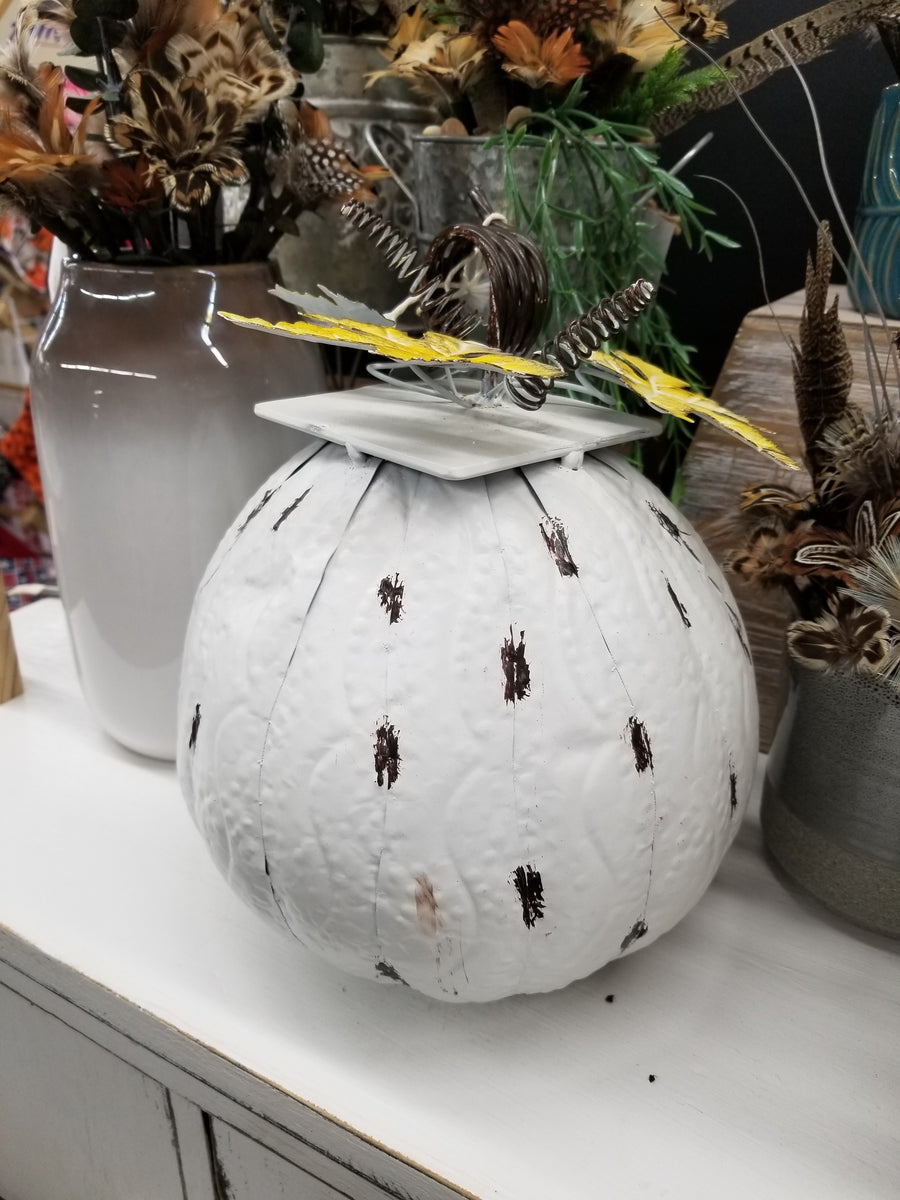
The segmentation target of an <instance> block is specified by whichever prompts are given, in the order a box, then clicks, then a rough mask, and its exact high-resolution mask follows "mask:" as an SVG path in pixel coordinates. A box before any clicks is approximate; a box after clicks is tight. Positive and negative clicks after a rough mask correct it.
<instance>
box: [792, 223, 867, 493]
mask: <svg viewBox="0 0 900 1200" xmlns="http://www.w3.org/2000/svg"><path fill="white" fill-rule="evenodd" d="M832 259H833V255H832V250H831V238H830V232H829V228H828V224H827V222H823V223H822V224H821V225H820V226H819V230H818V234H817V237H816V255H815V259H813V258H812V256H808V257H807V263H806V303H805V305H804V309H803V316H802V318H801V320H800V328H799V338H800V344H799V346H798V345H797V344H796V343H793V342H792V344H791V351H792V354H793V359H794V394H795V397H796V400H797V416H798V419H799V422H800V432H801V433H802V434H803V442H804V445H805V447H806V462H807V465H808V467H809V470H810V474H811V475H812V477H813V483H814V484H816V485H817V484H818V482H819V475H820V473H821V470H822V467H823V465H824V463H825V461H826V455H825V454H824V453H823V450H822V447H821V446H820V444H819V443H820V439H821V437H822V433H823V431H824V430H825V428H826V427H827V426H828V425H831V424H833V422H835V421H837V420H838V419H839V418H840V417H842V416H843V415H844V413H845V412H846V409H847V402H848V399H849V396H850V385H851V383H852V381H853V360H852V359H851V357H850V351H849V349H848V348H847V339H846V338H845V336H844V330H843V326H842V325H841V322H840V318H839V317H838V301H837V297H835V299H834V302H833V303H832V304H831V305H829V304H828V285H829V283H830V281H831V266H832Z"/></svg>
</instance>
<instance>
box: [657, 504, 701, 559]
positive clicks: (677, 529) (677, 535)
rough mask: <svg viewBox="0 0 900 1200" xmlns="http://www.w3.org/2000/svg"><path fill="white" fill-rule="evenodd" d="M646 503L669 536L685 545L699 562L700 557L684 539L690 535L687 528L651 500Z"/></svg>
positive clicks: (680, 544) (679, 543)
mask: <svg viewBox="0 0 900 1200" xmlns="http://www.w3.org/2000/svg"><path fill="white" fill-rule="evenodd" d="M645 503H646V505H647V507H648V508H649V509H650V511H651V512H652V513H653V515H654V517H656V519H657V521H659V523H660V525H661V526H662V527H663V529H664V530H665V531H666V533H667V534H668V535H669V537H670V538H672V540H673V541H676V542H677V543H678V545H679V546H683V547H684V549H685V550H687V552H688V554H690V555H692V556H693V557H694V558H696V559H697V562H699V561H700V559H699V558H698V557H697V555H696V553H695V552H694V549H693V547H692V546H689V545H688V544H687V542H686V541H685V540H684V539H685V538H686V537H687V536H688V533H687V530H685V529H682V528H681V526H680V525H676V523H675V522H674V521H673V520H672V518H671V517H670V516H668V514H666V513H664V512H663V510H662V509H661V508H657V507H656V505H655V504H653V503H651V501H649V500H647V501H645Z"/></svg>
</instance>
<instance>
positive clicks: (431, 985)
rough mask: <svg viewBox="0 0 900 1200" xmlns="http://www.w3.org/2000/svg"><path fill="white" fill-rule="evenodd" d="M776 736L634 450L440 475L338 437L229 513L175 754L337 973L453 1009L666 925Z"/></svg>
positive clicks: (200, 816)
mask: <svg viewBox="0 0 900 1200" xmlns="http://www.w3.org/2000/svg"><path fill="white" fill-rule="evenodd" d="M552 522H556V523H557V524H556V525H554V524H553V523H552ZM555 530H564V531H565V534H566V537H567V544H568V550H569V552H570V555H571V559H572V560H573V561H574V564H575V565H574V566H573V565H572V563H571V562H569V561H568V560H564V561H563V562H562V565H561V563H560V562H558V561H557V558H556V557H555V556H554V554H553V553H551V550H550V548H549V547H548V544H547V535H548V534H552V533H553V532H554V531H555ZM395 580H396V581H399V582H400V583H402V585H403V599H402V611H401V613H400V617H399V619H397V620H392V619H391V615H390V612H389V608H388V606H386V605H385V604H383V603H382V602H381V600H380V596H379V590H380V588H383V587H384V586H386V585H390V584H391V583H392V582H393V581H395ZM395 615H396V614H395ZM504 647H505V651H506V653H508V654H510V655H511V654H512V653H513V652H514V651H516V650H517V649H519V648H521V650H522V652H523V653H524V656H525V658H526V660H527V663H528V668H529V672H530V684H529V687H528V689H527V690H526V689H522V692H523V694H521V695H519V696H518V697H516V695H515V694H510V693H509V691H508V689H507V686H506V685H507V682H508V681H507V678H506V675H505V673H504V664H503V660H502V656H501V651H503V650H504ZM514 691H515V689H513V693H514ZM394 737H396V739H397V741H398V745H399V766H398V774H397V777H396V778H395V779H394V778H392V776H391V774H390V769H389V768H387V769H382V768H381V767H379V764H378V755H379V750H378V744H379V743H382V742H383V743H385V744H388V745H389V744H390V742H391V739H392V738H394ZM639 738H640V739H645V740H646V743H647V747H648V750H649V753H647V754H644V756H643V758H642V754H641V750H640V748H638V750H636V748H635V744H634V743H635V742H636V740H637V739H639ZM756 747H757V710H756V695H755V689H754V683H753V675H752V671H751V667H750V661H749V655H748V654H747V652H746V649H745V646H744V642H743V638H742V632H741V629H740V621H739V618H738V617H737V613H736V609H735V607H734V605H733V602H732V600H731V597H730V594H729V592H728V588H727V585H726V584H725V582H724V580H723V578H722V576H721V573H720V571H719V570H718V568H717V567H716V565H715V564H714V562H713V560H712V558H711V556H710V555H709V554H708V553H707V551H706V549H705V547H704V546H703V544H702V542H701V541H700V539H699V538H698V537H697V535H696V534H695V533H694V531H693V530H691V529H690V527H689V526H688V525H687V524H686V522H685V521H684V520H683V518H681V517H680V516H679V514H678V513H677V511H676V510H675V509H674V508H672V507H671V506H670V505H668V503H667V501H666V500H665V499H664V497H663V496H662V495H661V494H660V493H659V491H658V490H657V489H655V488H654V487H652V485H650V484H649V483H648V482H647V481H646V479H644V478H643V476H641V475H639V474H638V473H637V472H636V471H634V470H632V469H631V468H630V467H628V465H627V464H626V463H625V462H624V461H623V460H622V459H621V458H620V457H619V456H610V457H609V458H604V459H599V460H597V459H593V458H589V459H587V460H586V461H585V462H584V465H583V466H582V467H581V469H579V470H577V471H572V470H567V469H565V468H564V467H561V466H560V465H559V464H558V463H539V464H536V465H533V466H529V467H526V468H523V469H522V470H521V471H506V472H503V473H501V474H494V475H489V476H486V477H484V478H481V479H471V480H466V481H463V482H445V481H443V480H439V479H435V478H433V477H431V476H429V475H425V474H422V473H418V472H415V471H412V470H409V469H406V468H404V467H400V466H396V465H394V464H392V463H384V462H380V461H379V460H377V459H374V458H371V459H368V460H367V461H366V462H365V465H359V464H354V463H353V462H352V461H351V460H350V459H349V458H348V457H347V455H346V454H345V453H344V451H343V449H341V448H339V447H336V446H332V445H327V446H324V447H323V448H322V449H321V450H320V451H319V452H318V453H317V454H315V455H314V456H313V457H312V458H310V459H308V461H302V462H301V460H299V459H298V460H294V461H292V462H291V463H289V464H287V465H286V466H285V467H284V468H283V469H282V470H281V471H280V472H279V473H278V474H277V475H276V476H273V478H272V479H270V480H269V481H268V482H267V483H266V484H265V485H264V487H263V488H262V489H261V490H260V492H259V493H258V494H257V495H256V496H255V497H253V498H252V499H251V500H250V501H249V503H248V505H247V506H246V508H245V510H244V512H243V513H242V514H241V516H239V517H238V519H237V521H236V523H235V525H234V526H233V527H232V529H231V530H230V531H229V533H228V534H226V536H225V538H224V539H223V542H222V543H221V545H220V547H219V550H218V551H217V553H216V555H215V556H214V557H213V560H212V562H211V564H210V566H209V568H208V570H207V573H206V576H205V578H204V581H203V583H202V584H201V586H200V590H199V593H198V596H197V600H196V602H195V606H194V611H193V614H192V618H191V624H190V628H189V632H188V637H187V641H186V646H185V657H184V670H183V675H182V687H181V698H180V714H179V766H180V775H181V780H182V784H183V787H184V790H185V795H186V797H187V800H188V803H189V806H190V808H191V811H192V812H193V814H194V817H195V819H196V821H197V824H198V825H199V827H200V828H201V829H202V831H203V833H204V836H205V837H206V838H207V840H208V842H209V844H210V847H211V850H212V853H213V856H214V858H215V860H216V862H217V864H218V865H219V867H220V869H221V870H222V871H223V873H224V874H225V876H226V878H228V879H229V881H230V882H231V883H232V884H233V885H234V886H235V888H237V890H238V891H239V892H241V893H242V894H243V895H244V896H245V897H246V898H247V899H248V900H250V901H251V902H252V903H253V904H254V905H255V906H256V907H257V908H259V909H261V910H262V911H263V912H265V913H266V914H267V915H269V916H270V918H271V919H272V920H273V921H274V922H275V923H277V924H278V925H280V926H283V927H287V928H288V929H289V930H290V931H291V932H292V933H293V934H294V935H295V936H296V937H297V939H298V940H299V941H300V942H302V943H303V944H304V945H306V946H309V947H312V948H314V949H315V950H317V951H318V952H319V953H321V954H322V955H324V956H325V957H326V958H327V959H328V960H329V961H330V962H332V963H334V964H336V965H337V966H340V967H342V968H343V969H346V970H349V971H352V972H354V973H355V974H360V975H364V976H366V977H368V978H371V979H375V978H378V977H382V978H388V979H396V978H397V977H399V978H400V979H401V980H402V981H403V982H404V983H406V984H408V985H409V986H411V987H414V988H416V989H418V990H420V991H422V992H425V993H426V994H427V995H430V996H436V997H439V998H440V997H444V998H447V999H450V1000H493V999H497V998H499V997H502V996H505V995H511V994H514V993H517V992H539V991H548V990H551V989H553V988H556V987H561V986H564V985H565V984H567V983H570V982H571V981H572V980H573V979H579V978H581V977H583V976H584V975H587V974H590V973H591V972H592V971H595V970H596V969H597V968H598V967H601V966H602V965H603V964H604V963H606V962H608V961H610V960H611V959H613V958H615V957H618V956H619V955H620V954H622V953H623V952H631V951H632V950H634V949H637V948H639V947H641V946H644V945H648V944H649V943H650V942H652V941H653V940H655V939H656V938H657V937H659V936H660V935H661V934H663V933H665V932H667V931H668V930H669V929H671V928H672V926H673V925H674V924H675V923H676V922H677V921H678V920H680V919H681V917H683V916H684V914H685V913H686V912H687V911H689V909H690V908H691V907H692V906H693V904H695V903H696V901H697V900H698V899H699V897H700V896H701V895H702V894H703V892H704V891H705V890H706V888H707V886H708V885H709V883H710V881H711V879H712V877H713V875H714V873H715V871H716V868H717V867H718V865H719V862H720V861H721V858H722V855H723V854H724V853H725V850H726V849H727V847H728V845H729V844H730V842H731V839H732V838H733V836H734V834H735V833H736V831H737V828H738V825H739V823H740V819H741V816H742V813H743V810H744V807H745V805H746V802H747V798H748V796H749V793H750V787H751V783H752V777H753V769H754V765H755V761H756ZM533 893H536V894H533Z"/></svg>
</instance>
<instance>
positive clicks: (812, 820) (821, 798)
mask: <svg viewBox="0 0 900 1200" xmlns="http://www.w3.org/2000/svg"><path fill="white" fill-rule="evenodd" d="M792 672H793V687H792V691H791V696H790V700H789V702H788V705H787V708H786V709H785V712H784V715H783V716H782V718H781V722H780V724H779V727H778V731H777V733H776V736H775V740H774V742H773V744H772V749H771V752H770V755H769V760H768V764H767V770H766V781H765V788H764V792H763V807H762V821H763V833H764V835H765V839H766V845H767V846H768V848H769V850H770V852H771V854H772V856H773V857H774V859H775V861H776V862H777V863H778V864H779V866H780V867H782V868H783V870H784V871H785V872H786V873H787V875H788V876H789V877H790V878H791V879H792V880H794V882H796V883H798V884H799V885H800V886H801V887H802V888H803V889H804V890H805V891H806V892H808V893H809V894H810V895H811V896H814V897H815V898H816V899H817V900H819V901H820V902H821V903H822V904H824V905H825V906H826V907H827V908H829V909H831V910H832V911H833V912H836V913H838V914H839V915H841V916H843V917H846V918H847V919H848V920H850V921H853V922H854V923H855V924H857V925H860V926H862V927H864V928H866V929H870V930H873V931H875V932H877V933H884V934H888V935H889V936H891V937H900V695H898V693H897V691H896V689H894V688H892V687H890V686H889V685H888V684H886V683H884V682H883V681H881V680H879V679H877V678H875V677H874V676H868V677H867V676H864V675H861V674H856V673H854V674H825V673H824V672H821V671H814V670H810V669H809V668H806V667H803V666H801V665H799V664H797V663H794V664H792Z"/></svg>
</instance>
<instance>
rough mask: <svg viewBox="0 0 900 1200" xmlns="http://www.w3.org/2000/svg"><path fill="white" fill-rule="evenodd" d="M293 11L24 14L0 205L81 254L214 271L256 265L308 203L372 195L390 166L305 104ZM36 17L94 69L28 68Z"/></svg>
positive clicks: (4, 83)
mask: <svg viewBox="0 0 900 1200" xmlns="http://www.w3.org/2000/svg"><path fill="white" fill-rule="evenodd" d="M294 8H295V5H293V4H291V3H289V2H287V0H225V2H224V3H222V2H220V0H33V2H31V3H28V4H26V5H25V6H24V8H23V9H22V11H21V13H20V14H19V16H18V18H17V21H16V25H15V30H14V37H13V40H12V42H11V44H10V45H9V47H7V49H6V50H5V51H4V53H3V55H2V58H0V102H2V107H0V203H3V204H6V205H9V206H13V207H15V208H18V209H20V210H22V211H24V212H25V213H26V214H27V215H28V217H29V218H30V219H31V220H32V221H33V222H34V223H35V224H37V225H40V226H42V227H44V228H45V229H48V230H49V231H50V232H52V233H54V234H55V235H56V236H57V237H59V238H60V239H61V240H62V241H63V242H65V243H66V244H67V245H68V246H69V247H70V249H71V250H72V251H73V252H74V253H75V254H77V255H78V256H79V257H81V258H85V259H92V260H96V261H105V262H110V261H113V262H117V261H130V262H144V263H190V264H210V263H227V262H241V261H253V260H261V259H264V258H266V257H267V256H268V255H269V253H270V252H271V250H272V249H273V247H274V245H275V244H276V242H277V241H278V240H279V238H281V237H282V236H283V235H284V234H286V233H292V232H296V225H295V222H296V218H297V216H298V214H299V213H300V212H302V211H304V210H305V209H309V208H315V207H317V206H318V205H320V204H323V203H327V202H330V201H337V202H343V201H344V200H346V199H348V198H350V197H356V198H363V199H367V198H374V197H373V193H372V192H371V190H370V185H371V184H372V183H373V182H374V180H376V179H377V178H379V177H381V176H382V175H383V174H384V172H383V171H382V170H381V169H380V168H359V167H357V165H356V164H355V163H353V162H352V161H351V160H350V159H349V158H348V157H347V156H346V154H345V153H344V152H343V150H342V149H341V147H340V146H339V145H337V144H336V143H335V142H334V141H333V140H332V137H331V131H330V127H329V123H328V120H327V117H326V116H325V114H323V113H322V112H321V111H320V110H316V109H313V108H312V107H311V106H310V105H309V104H307V103H305V102H304V101H303V99H302V98H301V96H302V85H301V80H300V76H299V74H298V71H297V68H296V67H295V66H294V65H293V63H292V61H291V56H292V54H293V50H292V46H293V47H296V45H297V41H296V37H295V31H294V29H293V18H294V15H295V14H294ZM41 23H49V24H52V25H54V26H56V27H57V28H58V29H59V31H60V32H61V33H62V35H63V37H64V40H65V41H67V42H68V43H70V46H71V52H72V53H73V54H76V55H81V56H87V57H93V58H94V59H95V62H96V66H95V67H92V68H88V67H85V66H83V65H81V66H67V67H66V69H65V71H63V70H62V69H61V68H59V67H58V66H55V65H53V64H51V63H35V62H33V61H32V48H33V42H34V34H35V31H36V29H37V27H38V26H39V25H40V24H41ZM73 88H74V89H77V90H79V91H80V92H81V94H80V95H73V94H72V93H73Z"/></svg>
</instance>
